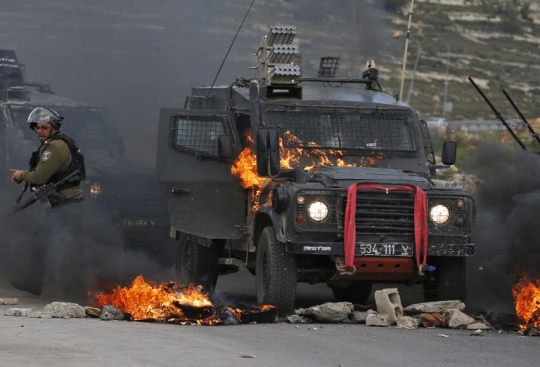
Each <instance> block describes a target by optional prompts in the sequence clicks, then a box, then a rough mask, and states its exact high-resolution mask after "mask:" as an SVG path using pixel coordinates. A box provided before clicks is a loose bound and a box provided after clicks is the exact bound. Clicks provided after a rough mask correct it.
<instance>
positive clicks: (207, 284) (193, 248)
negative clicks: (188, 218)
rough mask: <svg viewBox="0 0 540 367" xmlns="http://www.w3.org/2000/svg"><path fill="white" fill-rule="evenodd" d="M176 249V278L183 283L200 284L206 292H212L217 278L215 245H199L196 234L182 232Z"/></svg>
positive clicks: (216, 250)
mask: <svg viewBox="0 0 540 367" xmlns="http://www.w3.org/2000/svg"><path fill="white" fill-rule="evenodd" d="M176 249H177V250H176V277H177V279H178V280H179V281H180V282H182V283H183V284H193V285H202V286H203V288H204V290H205V291H206V292H208V293H209V294H212V293H213V292H214V289H215V288H216V284H217V278H218V256H219V251H218V248H217V246H215V245H214V244H212V246H211V247H205V246H201V245H199V244H198V243H197V237H196V236H192V235H189V234H186V233H182V234H181V235H180V236H179V237H178V243H177V246H176Z"/></svg>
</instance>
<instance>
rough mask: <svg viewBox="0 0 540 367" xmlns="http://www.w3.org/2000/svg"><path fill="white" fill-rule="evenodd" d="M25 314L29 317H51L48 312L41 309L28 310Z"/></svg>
mask: <svg viewBox="0 0 540 367" xmlns="http://www.w3.org/2000/svg"><path fill="white" fill-rule="evenodd" d="M26 316H28V317H29V318H31V319H52V314H51V313H50V312H42V311H30V312H28V315H26Z"/></svg>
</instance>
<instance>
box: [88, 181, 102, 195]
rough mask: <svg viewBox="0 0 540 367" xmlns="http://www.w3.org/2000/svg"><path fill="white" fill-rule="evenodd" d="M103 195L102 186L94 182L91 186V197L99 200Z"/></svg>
mask: <svg viewBox="0 0 540 367" xmlns="http://www.w3.org/2000/svg"><path fill="white" fill-rule="evenodd" d="M100 194H101V185H100V184H99V183H97V182H94V183H93V184H92V185H91V186H90V196H91V197H93V198H97V197H98V196H99V195H100Z"/></svg>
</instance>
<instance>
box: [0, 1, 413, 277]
mask: <svg viewBox="0 0 540 367" xmlns="http://www.w3.org/2000/svg"><path fill="white" fill-rule="evenodd" d="M1 3H2V15H1V17H0V49H5V50H14V51H15V52H16V53H17V56H18V60H19V62H20V63H23V64H25V66H26V67H25V70H26V80H28V81H31V82H39V83H50V84H51V87H52V90H53V91H54V92H55V93H57V94H58V95H61V96H65V97H67V98H70V99H74V100H77V101H80V102H84V103H87V104H90V105H93V106H99V107H108V108H110V109H111V112H112V114H113V117H114V120H115V122H116V125H117V127H118V131H119V132H120V134H121V135H123V137H124V139H125V143H126V151H127V154H126V158H127V159H129V160H131V161H134V162H136V163H138V164H144V165H148V166H152V167H154V166H155V157H156V145H157V125H158V120H159V112H160V109H161V108H162V107H178V108H181V107H183V105H184V99H185V96H186V95H188V94H189V93H190V89H191V87H192V86H201V85H211V84H212V82H213V80H214V78H215V77H216V75H217V72H218V69H219V67H220V65H221V63H222V61H223V59H224V56H225V54H226V52H227V50H228V48H229V46H230V45H231V42H232V40H233V38H234V36H235V33H236V31H237V30H238V27H239V26H240V23H241V21H242V19H243V17H244V15H245V14H246V11H247V10H248V7H249V5H250V4H251V0H242V1H238V0H230V1H222V0H181V1H180V0H155V1H144V0H94V1H91V2H85V1H76V2H73V1H67V0H21V1H2V2H1ZM272 24H294V25H296V26H297V30H298V34H297V38H296V41H297V42H298V43H299V44H300V52H301V54H302V68H303V75H305V76H313V75H316V73H317V70H318V66H319V58H320V57H325V56H339V57H341V64H340V67H341V68H342V69H340V71H339V72H338V76H351V77H358V76H359V74H360V73H361V71H362V70H363V68H364V66H365V62H366V61H367V60H368V59H373V58H375V60H376V61H377V64H378V65H379V66H384V65H387V66H389V65H390V64H396V62H397V63H399V62H400V60H401V56H402V52H403V51H402V50H403V43H402V42H401V41H403V39H401V40H399V41H395V40H393V39H392V33H393V31H394V29H391V27H390V26H389V25H388V24H389V22H388V20H387V18H386V14H385V13H384V11H383V9H382V6H381V5H380V4H379V2H364V1H359V0H358V1H352V2H351V1H349V0H336V1H331V2H328V1H312V0H298V1H286V0H284V1H277V0H276V1H262V0H257V1H255V3H254V6H253V8H252V10H251V12H250V14H249V15H248V17H247V18H246V22H245V24H244V26H243V28H242V29H241V31H240V33H239V34H238V38H237V39H236V41H235V44H234V46H233V47H232V49H231V52H230V53H229V56H228V58H227V60H226V62H225V63H224V66H223V69H222V70H221V73H220V74H219V76H218V77H217V80H216V84H217V85H225V84H230V83H232V82H233V81H234V80H235V78H236V77H237V76H244V77H254V76H255V75H256V74H255V72H254V71H253V70H251V69H249V67H251V66H254V65H255V64H256V58H255V57H253V56H252V54H253V53H254V52H255V51H256V50H257V47H258V46H259V44H260V41H261V37H262V36H264V35H266V34H267V32H268V30H269V28H270V25H272ZM0 132H1V131H0ZM37 146H38V142H37V141H36V147H37ZM0 148H2V147H0ZM2 152H3V150H2V149H0V154H2ZM30 153H31V152H30V151H29V152H28V156H29V155H30ZM0 158H1V159H2V160H3V159H4V158H5V157H3V156H0ZM8 168H11V167H8ZM14 168H24V167H14ZM2 175H3V178H5V176H8V175H9V173H8V172H4V173H2ZM8 177H9V176H8ZM6 187H9V190H8V189H4V186H2V192H1V194H2V197H1V200H0V206H1V208H2V210H0V233H1V237H2V240H1V245H0V250H1V251H2V263H3V264H4V265H5V266H4V267H3V271H2V273H3V274H4V276H5V277H7V278H10V277H13V276H15V277H16V275H17V274H19V273H20V271H23V270H24V268H25V266H26V264H27V263H26V260H27V258H28V256H27V255H28V251H29V248H30V247H29V246H30V243H31V241H32V235H31V234H32V230H33V228H34V227H35V225H36V223H37V222H39V221H40V216H42V215H43V209H42V208H41V207H40V206H39V204H35V205H34V206H33V207H32V208H31V209H28V210H26V211H24V212H22V213H19V214H17V215H16V216H15V217H13V218H10V219H9V220H6V219H5V215H6V214H7V213H8V212H9V208H10V207H11V206H12V204H13V202H14V199H15V197H16V196H17V194H18V190H17V189H18V188H17V189H15V188H13V185H12V184H11V183H7V186H6ZM105 214H107V213H105ZM102 215H103V213H99V212H91V213H88V215H87V216H88V217H89V218H92V217H99V216H102ZM122 241H123V239H122V236H121V235H120V234H119V232H118V228H116V227H115V226H114V225H111V224H110V223H108V224H107V223H106V224H102V225H99V226H97V227H95V228H92V229H88V230H87V233H86V236H83V237H82V238H80V239H79V241H78V242H79V243H80V244H82V246H83V248H84V249H91V251H90V252H85V254H88V255H85V256H87V259H89V260H92V261H91V262H92V263H101V266H100V269H97V270H96V269H94V270H95V272H96V273H99V274H100V277H91V279H87V281H88V282H89V283H92V284H94V283H96V282H98V278H104V277H105V278H107V276H105V275H106V274H109V275H110V276H108V277H109V278H111V279H112V278H115V277H118V273H119V271H118V269H120V277H121V281H129V280H130V278H131V279H132V278H133V277H134V275H136V274H139V273H142V274H146V275H149V274H151V276H149V278H153V280H156V281H159V280H170V279H166V277H167V276H168V275H167V274H165V275H164V274H163V272H162V269H160V268H159V267H157V268H156V265H155V263H154V262H153V261H152V260H151V259H148V258H147V257H145V256H144V255H142V254H140V253H133V252H129V253H124V254H118V253H117V252H116V250H117V247H118V245H119V244H120V243H121V242H122ZM53 242H54V241H53ZM111 249H113V250H114V251H112V250H111ZM75 253H77V252H75ZM79 255H80V253H79ZM85 259H86V258H85ZM96 259H102V260H96ZM49 265H50V266H49V269H55V260H54V259H51V262H50V264H49ZM56 265H57V264H56ZM70 274H71V273H69V272H68V273H66V274H63V275H62V276H67V277H69V276H70ZM104 274H105V275H104ZM59 276H60V275H59V274H56V275H55V274H54V272H53V270H51V271H50V272H49V273H48V277H49V278H51V282H53V283H54V282H58V281H59V280H58V279H56V280H55V279H54V278H58V277H59ZM60 281H61V280H60Z"/></svg>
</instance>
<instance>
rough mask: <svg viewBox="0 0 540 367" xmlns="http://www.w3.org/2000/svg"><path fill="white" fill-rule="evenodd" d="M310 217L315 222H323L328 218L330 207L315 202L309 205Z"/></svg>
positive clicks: (320, 202)
mask: <svg viewBox="0 0 540 367" xmlns="http://www.w3.org/2000/svg"><path fill="white" fill-rule="evenodd" d="M308 215H309V217H310V218H311V219H312V220H314V221H315V222H322V221H323V220H325V219H326V217H328V205H326V204H325V203H323V202H322V201H314V202H312V203H311V204H309V207H308Z"/></svg>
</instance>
